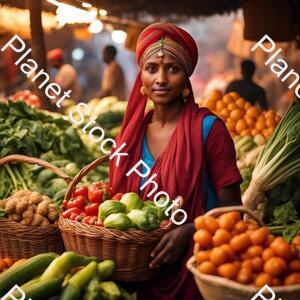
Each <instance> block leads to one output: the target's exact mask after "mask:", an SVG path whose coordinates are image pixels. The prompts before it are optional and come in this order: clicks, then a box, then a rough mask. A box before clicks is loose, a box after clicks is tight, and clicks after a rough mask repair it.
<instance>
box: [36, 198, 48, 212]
mask: <svg viewBox="0 0 300 300" xmlns="http://www.w3.org/2000/svg"><path fill="white" fill-rule="evenodd" d="M43 197H44V196H43ZM36 212H37V213H38V214H40V215H42V216H46V215H47V214H48V212H49V202H48V201H47V200H43V201H42V202H41V203H39V205H38V207H37V210H36Z"/></svg>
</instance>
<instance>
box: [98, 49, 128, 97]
mask: <svg viewBox="0 0 300 300" xmlns="http://www.w3.org/2000/svg"><path fill="white" fill-rule="evenodd" d="M116 55H117V49H116V47H114V46H113V45H107V46H106V47H105V48H104V49H103V61H104V63H106V64H107V67H106V68H105V70H104V73H103V78H102V84H101V91H100V93H99V94H98V95H97V96H98V97H100V98H103V97H107V96H115V97H117V98H118V99H119V100H125V99H126V98H125V97H126V96H125V78H124V72H123V69H122V67H121V66H120V65H119V64H118V63H117V61H116V59H115V58H116Z"/></svg>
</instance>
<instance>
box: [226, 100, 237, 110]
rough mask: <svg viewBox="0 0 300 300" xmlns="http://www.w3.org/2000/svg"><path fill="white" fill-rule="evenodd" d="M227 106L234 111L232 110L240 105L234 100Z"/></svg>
mask: <svg viewBox="0 0 300 300" xmlns="http://www.w3.org/2000/svg"><path fill="white" fill-rule="evenodd" d="M227 108H228V109H229V110H230V111H232V110H235V109H237V108H238V106H237V105H236V104H235V103H234V102H232V103H228V105H227Z"/></svg>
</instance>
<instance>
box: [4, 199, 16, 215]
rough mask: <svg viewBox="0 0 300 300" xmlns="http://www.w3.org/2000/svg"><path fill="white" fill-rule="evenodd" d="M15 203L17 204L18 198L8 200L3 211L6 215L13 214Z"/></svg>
mask: <svg viewBox="0 0 300 300" xmlns="http://www.w3.org/2000/svg"><path fill="white" fill-rule="evenodd" d="M17 202H18V198H12V199H10V200H8V201H7V203H6V205H5V211H6V212H7V213H8V214H11V213H14V212H15V211H16V205H17Z"/></svg>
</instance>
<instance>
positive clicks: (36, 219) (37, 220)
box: [31, 214, 43, 226]
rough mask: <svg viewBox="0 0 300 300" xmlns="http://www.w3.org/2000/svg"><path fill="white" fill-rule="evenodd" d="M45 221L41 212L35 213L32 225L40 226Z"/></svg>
mask: <svg viewBox="0 0 300 300" xmlns="http://www.w3.org/2000/svg"><path fill="white" fill-rule="evenodd" d="M42 221H43V217H42V216H41V215H40V214H34V215H33V219H32V223H31V226H40V225H41V223H42Z"/></svg>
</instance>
